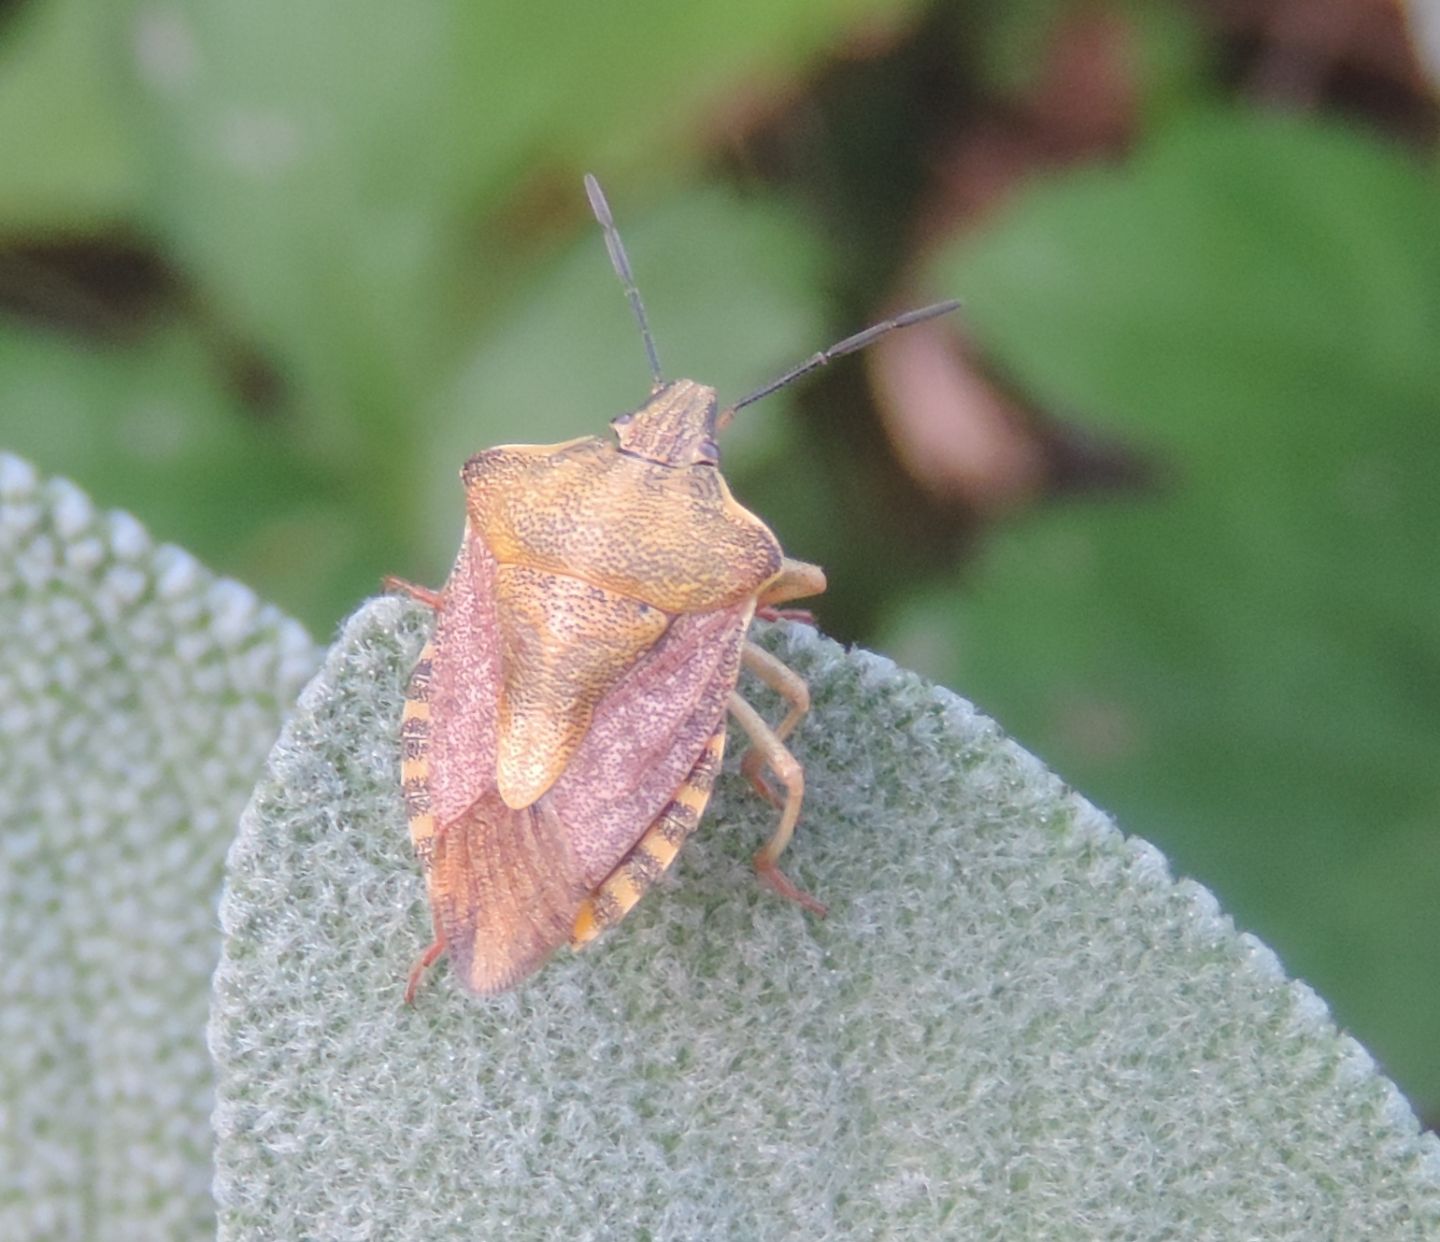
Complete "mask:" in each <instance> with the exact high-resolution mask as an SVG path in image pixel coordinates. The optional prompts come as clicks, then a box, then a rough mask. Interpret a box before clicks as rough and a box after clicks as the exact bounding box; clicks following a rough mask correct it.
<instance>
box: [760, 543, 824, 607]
mask: <svg viewBox="0 0 1440 1242" xmlns="http://www.w3.org/2000/svg"><path fill="white" fill-rule="evenodd" d="M824 594H825V571H824V570H823V569H821V568H820V566H819V565H812V564H810V562H809V561H796V560H791V558H790V557H788V556H787V557H786V558H785V559H784V560H783V561H781V562H780V572H779V573H778V574H776V575H775V576H774V577H773V578H771V579H770V581H769V582H768V583H766V585H765V587H764V588H763V589H762V590H761V592H760V597H759V598H758V599H757V600H756V601H755V605H756V611H757V612H759V613H761V614H762V615H763V614H765V613H767V612H768V613H777V609H776V608H775V605H776V604H787V603H789V602H790V601H791V600H792V599H809V598H810V596H812V595H824ZM789 611H794V612H805V611H806V610H805V609H803V608H800V609H783V610H778V615H781V616H783V615H784V614H785V612H789ZM806 615H807V616H808V615H809V614H808V613H807V614H806Z"/></svg>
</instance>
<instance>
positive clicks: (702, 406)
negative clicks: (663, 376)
mask: <svg viewBox="0 0 1440 1242" xmlns="http://www.w3.org/2000/svg"><path fill="white" fill-rule="evenodd" d="M610 426H612V427H613V428H614V429H615V435H616V437H617V438H618V439H619V441H620V451H621V452H622V453H629V454H630V455H631V456H633V457H644V458H646V459H647V460H649V461H653V462H659V463H660V464H661V465H662V466H718V465H719V464H720V449H719V447H718V446H717V445H716V443H715V390H714V389H713V388H707V387H706V386H705V385H704V384H697V383H696V382H695V381H694V380H672V381H671V382H670V383H668V384H662V385H661V386H660V387H659V388H657V389H656V390H655V391H654V392H653V393H651V394H650V400H649V401H647V402H646V403H645V404H644V405H642V406H641V407H640V408H639V409H638V410H634V411H632V412H631V413H629V414H621V415H620V416H619V417H618V418H612V419H611V420H610Z"/></svg>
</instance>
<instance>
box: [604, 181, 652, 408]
mask: <svg viewBox="0 0 1440 1242" xmlns="http://www.w3.org/2000/svg"><path fill="white" fill-rule="evenodd" d="M585 193H586V194H587V195H589V197H590V210H591V211H593V212H594V213H595V219H597V220H598V221H600V227H601V228H602V229H603V230H604V231H605V249H606V250H608V251H609V252H610V265H611V266H612V267H613V268H614V269H615V275H617V276H618V277H619V278H620V283H621V285H623V286H624V288H625V296H626V297H627V298H629V299H630V309H631V310H632V311H634V312H635V322H636V323H638V324H639V325H640V335H641V336H642V337H643V338H644V340H645V356H646V357H647V358H648V359H650V376H651V378H652V379H653V380H654V381H655V387H656V388H659V387H660V385H661V384H663V383H664V382H665V377H664V375H662V374H661V372H660V355H659V354H657V353H656V352H655V338H654V337H653V336H651V335H650V322H649V320H647V319H646V318H645V303H643V302H642V301H641V300H640V290H639V289H637V288H636V287H635V275H634V273H633V272H631V271H630V260H629V259H628V258H627V257H626V255H625V243H624V242H622V241H621V240H620V230H619V229H617V228H616V227H615V217H614V216H612V215H611V214H610V204H609V203H607V202H606V201H605V191H604V190H602V189H601V188H600V183H599V182H598V181H596V180H595V178H594V177H593V176H591V175H590V174H589V173H586V174H585Z"/></svg>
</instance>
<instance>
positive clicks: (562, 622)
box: [387, 177, 958, 1001]
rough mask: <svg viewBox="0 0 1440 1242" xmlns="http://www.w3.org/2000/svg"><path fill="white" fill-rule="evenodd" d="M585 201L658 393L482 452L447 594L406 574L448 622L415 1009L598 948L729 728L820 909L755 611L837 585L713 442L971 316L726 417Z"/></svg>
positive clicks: (421, 756) (416, 746) (754, 397)
mask: <svg viewBox="0 0 1440 1242" xmlns="http://www.w3.org/2000/svg"><path fill="white" fill-rule="evenodd" d="M585 186H586V191H587V193H588V194H589V197H590V203H591V206H592V208H593V209H594V212H595V216H596V218H597V220H598V221H599V223H600V226H601V228H602V230H603V232H604V236H605V243H606V247H607V249H608V250H609V253H610V259H611V263H612V265H613V266H614V268H615V272H616V275H617V276H618V277H619V278H620V281H621V284H622V285H623V287H624V290H625V294H626V297H627V298H628V299H629V301H630V305H631V308H632V310H633V312H634V315H635V319H636V321H637V323H638V324H639V327H640V333H641V338H642V340H643V342H644V346H645V352H646V355H647V357H648V359H649V362H650V371H651V375H652V377H653V380H654V382H653V385H652V387H651V390H650V395H649V397H648V398H647V399H646V401H645V403H644V404H643V405H641V406H640V407H639V408H638V409H636V410H633V411H631V412H629V413H624V414H621V415H619V416H618V417H616V418H614V419H612V420H611V424H610V425H611V428H612V429H613V431H614V438H613V439H610V438H599V437H593V436H587V437H584V438H582V439H578V440H570V441H567V442H565V443H562V444H552V445H505V446H501V447H499V448H493V449H487V450H486V451H485V452H482V453H479V454H477V455H476V456H474V457H472V458H471V459H470V460H469V461H468V462H466V463H465V467H464V469H463V470H462V472H461V478H462V481H463V483H464V488H465V500H466V523H465V533H464V537H463V540H462V542H461V547H460V552H459V555H458V557H457V559H456V561H455V567H454V569H453V570H452V571H451V573H450V577H449V579H448V580H447V581H446V583H445V586H444V587H443V588H442V589H441V590H439V591H431V590H427V589H425V588H423V587H417V586H413V585H411V584H409V583H405V582H401V581H399V580H396V579H390V580H388V583H387V584H388V585H389V586H390V587H391V588H393V589H397V590H401V591H405V592H407V593H408V594H410V595H411V596H413V597H414V598H416V599H418V600H420V601H422V602H423V603H425V604H426V605H428V606H429V607H431V608H432V609H434V610H435V612H436V614H437V620H436V626H435V631H434V636H433V637H432V638H431V640H430V642H429V643H428V644H427V645H426V646H425V649H424V650H423V651H422V652H421V654H420V658H419V660H418V661H417V663H416V665H415V669H414V671H413V673H412V674H411V677H410V683H409V687H408V691H407V700H406V703H405V709H404V714H403V719H402V723H401V744H402V763H401V774H402V782H403V792H404V798H405V805H406V810H407V813H408V815H409V819H410V836H411V840H412V842H413V844H414V847H415V852H416V853H417V855H418V856H419V858H420V860H421V863H422V865H423V867H424V871H425V878H426V884H427V888H428V890H429V897H430V910H431V916H432V920H433V923H434V928H435V939H434V942H433V943H432V944H431V945H430V947H429V948H428V949H427V950H426V951H425V952H424V954H422V955H421V957H420V958H419V959H418V960H417V961H416V963H415V965H414V967H413V968H412V970H411V972H410V979H409V986H408V988H407V989H406V1000H407V1001H409V1000H413V998H414V994H415V989H416V987H417V985H418V983H419V981H420V978H421V976H422V975H423V973H424V971H425V969H426V968H427V967H428V966H429V965H430V964H431V963H432V962H434V961H435V960H436V959H437V958H438V957H439V956H440V955H441V954H442V953H448V954H449V956H450V959H451V962H452V964H453V966H454V968H455V970H456V971H457V972H458V974H459V976H460V979H461V981H462V982H463V983H464V984H465V986H466V987H468V988H469V989H470V990H471V991H474V992H481V993H488V992H498V991H501V990H503V989H505V988H508V987H510V986H512V985H513V984H515V983H518V982H519V981H520V980H521V979H523V978H524V977H525V976H526V975H528V974H530V973H531V972H532V971H534V970H535V969H536V968H537V967H538V966H539V965H540V964H541V962H543V961H544V960H545V958H546V957H547V956H548V955H549V954H550V952H551V951H552V950H554V949H555V948H556V947H557V946H558V945H560V944H562V943H564V942H565V941H569V942H570V943H571V945H573V946H575V947H579V946H581V945H584V944H586V943H588V942H589V941H590V940H592V939H594V938H595V936H597V935H598V934H599V933H600V932H602V931H604V930H605V929H606V928H608V927H611V926H613V925H614V924H615V923H617V922H619V921H620V920H621V919H622V918H624V917H625V915H626V913H628V912H629V910H630V909H631V907H633V906H634V905H635V903H636V902H637V901H638V900H639V899H640V897H641V895H642V894H643V893H644V892H645V890H646V889H647V888H649V887H650V885H651V884H653V883H654V882H655V880H656V879H657V878H658V877H659V875H660V874H661V873H662V872H663V871H664V870H665V869H666V868H667V867H668V866H669V865H670V863H671V862H672V861H673V860H674V858H675V855H676V853H677V852H678V851H679V849H680V846H681V845H682V844H683V843H684V841H685V839H686V838H687V837H688V836H689V835H690V834H691V833H692V832H693V831H694V830H695V827H696V825H697V823H698V822H699V819H700V816H701V813H702V812H703V811H704V809H705V805H706V803H707V802H708V801H709V799H710V791H711V787H712V786H713V784H714V781H715V777H716V774H717V773H718V771H719V768H720V761H721V757H722V755H723V753H724V749H725V724H726V717H727V714H728V715H729V716H733V717H734V719H735V721H736V723H737V724H738V725H739V726H740V728H741V729H742V730H743V731H744V733H745V734H746V735H747V737H748V738H749V740H750V743H751V749H750V752H749V753H748V754H747V755H746V757H745V760H744V762H743V763H742V765H741V767H742V770H743V772H744V773H745V775H746V776H747V777H748V778H749V780H750V781H751V783H752V784H754V786H755V787H756V789H757V790H759V791H760V792H761V793H762V794H764V795H765V796H767V797H768V798H770V799H771V801H773V802H774V803H775V804H776V805H777V806H778V807H779V810H780V819H779V822H778V824H777V826H776V828H775V830H774V833H773V834H772V835H771V837H770V839H769V841H768V842H767V843H766V844H765V845H764V846H763V847H762V848H761V850H760V851H759V853H758V854H756V856H755V867H756V870H757V871H758V873H759V876H760V878H761V879H762V880H764V881H765V882H766V883H767V884H768V885H769V886H770V887H771V888H773V889H775V890H776V891H777V892H779V893H781V894H782V895H784V896H786V897H788V898H790V899H792V900H794V901H798V902H800V903H801V904H802V905H804V906H805V907H807V908H808V909H810V910H813V911H815V912H817V913H821V914H823V913H824V907H822V906H821V905H820V904H819V903H818V902H817V901H815V900H814V899H813V898H811V897H808V896H806V895H805V894H804V893H801V892H800V891H799V890H798V889H797V888H795V886H794V885H793V884H791V882H790V881H789V880H788V879H786V878H785V876H784V874H783V873H782V872H781V871H780V869H779V866H778V865H777V864H778V860H779V857H780V854H781V852H782V851H783V850H784V849H785V846H786V844H787V843H788V842H789V840H790V836H791V833H792V832H793V831H794V828H795V821H796V819H797V818H798V816H799V814H800V803H801V800H802V798H803V796H804V788H805V781H804V772H803V771H802V769H801V766H800V764H799V763H798V762H797V761H796V759H795V758H794V756H793V755H791V753H790V752H789V750H787V749H786V746H785V739H786V737H787V736H788V735H789V734H790V732H791V731H792V730H793V729H794V728H795V726H796V725H797V724H798V723H799V721H800V719H801V717H802V716H804V714H805V712H806V711H807V710H808V709H809V691H808V689H807V688H806V685H805V682H804V681H803V680H802V679H801V678H800V677H799V676H798V675H797V674H795V673H794V672H792V671H791V670H790V669H788V668H787V667H786V666H785V665H784V664H782V663H781V662H780V661H779V660H778V659H776V658H775V657H774V656H772V655H770V654H769V653H768V652H766V651H764V650H763V649H762V648H760V647H758V646H756V645H755V644H753V643H750V642H748V641H747V640H746V635H747V632H748V630H749V627H750V623H751V621H752V619H753V618H754V617H755V616H756V615H757V613H759V614H760V615H775V613H776V609H777V606H779V605H782V604H785V603H787V602H789V601H791V600H796V599H803V598H806V597H808V596H812V595H818V594H820V593H821V592H822V591H824V589H825V575H824V573H823V572H822V571H821V570H820V569H819V567H818V566H815V565H810V564H806V563H805V562H803V561H796V560H791V559H790V558H789V557H787V556H785V555H784V553H783V552H782V551H781V549H780V544H779V542H778V541H777V540H776V538H775V536H774V535H773V534H771V532H770V530H769V528H768V527H766V525H765V523H764V522H762V521H761V520H760V519H759V518H758V517H756V516H755V515H754V514H753V513H751V512H750V511H749V510H747V509H745V508H743V507H741V506H740V505H739V504H738V503H737V502H736V501H735V499H734V498H733V497H732V496H731V494H730V489H729V488H728V487H727V486H726V483H725V479H724V478H723V476H722V475H721V473H720V469H719V462H720V457H719V450H718V448H717V447H716V442H715V437H716V435H717V433H718V432H719V431H720V430H721V429H723V428H724V427H725V425H726V424H727V423H728V422H729V421H730V419H731V418H732V417H733V416H734V414H735V412H736V411H737V410H739V409H741V408H743V407H744V406H746V405H749V404H751V403H752V402H754V401H758V400H759V399H760V398H761V397H764V396H766V395H768V394H769V393H772V392H774V391H775V390H776V389H777V388H780V387H781V386H783V385H785V384H788V383H790V382H791V381H792V380H794V379H796V378H797V377H798V376H801V375H804V374H806V373H807V372H809V371H812V370H814V369H815V368H817V367H820V366H823V365H824V364H825V363H827V362H829V361H830V360H831V359H832V358H836V357H839V356H841V355H842V354H848V353H852V352H853V351H855V350H857V349H861V348H863V347H864V346H865V345H868V344H869V343H870V342H871V341H873V340H875V339H876V338H877V337H879V336H881V335H883V334H884V333H886V332H889V331H891V330H893V329H895V328H900V327H904V326H906V325H908V324H913V323H918V322H919V321H921V320H923V319H929V318H931V317H932V316H935V315H940V314H944V313H946V312H947V311H950V310H953V309H955V307H956V306H957V305H958V303H955V302H945V303H941V304H939V305H936V306H930V307H926V308H925V309H923V310H918V311H913V312H911V313H909V314H907V315H902V316H900V317H898V318H896V319H892V320H888V321H886V322H885V323H881V324H877V325H876V326H874V327H872V328H870V329H868V330H866V331H864V332H861V333H859V334H857V335H855V336H852V337H850V338H848V339H846V340H844V341H841V342H840V343H839V344H837V345H835V346H832V347H831V348H830V349H828V350H824V351H822V352H820V353H817V354H815V355H813V356H812V357H811V358H809V359H808V360H807V361H805V362H804V363H802V364H801V365H799V366H797V367H795V368H794V369H792V370H791V371H789V372H787V373H786V374H785V375H783V376H781V378H780V379H778V380H776V381H775V382H773V383H771V384H767V385H765V386H764V387H763V388H760V389H758V390H757V391H755V392H753V393H751V394H750V395H749V396H748V397H745V398H744V399H743V400H740V401H736V402H735V403H734V404H733V405H730V406H728V407H726V408H724V409H719V408H718V407H717V402H716V395H715V391H714V389H712V388H707V387H706V386H705V385H703V384H697V383H695V382H694V381H693V380H684V379H682V380H673V381H666V380H665V379H664V378H663V377H662V374H661V370H660V363H659V359H658V356H657V354H656V350H655V344H654V340H653V338H652V337H651V334H650V328H649V324H648V322H647V320H646V317H645V310H644V306H643V304H642V303H641V300H640V294H639V291H638V290H637V288H636V285H635V280H634V277H633V275H632V274H631V270H630V264H629V260H628V259H627V257H626V254H625V249H624V246H623V245H622V244H621V241H620V235H619V233H618V231H617V230H616V228H615V223H614V220H613V218H612V217H611V214H610V208H609V206H608V204H607V203H606V201H605V197H604V195H603V193H602V192H601V190H600V187H599V185H598V184H597V183H596V181H595V179H594V178H593V177H587V178H586V179H585ZM742 668H744V669H747V670H749V671H750V672H751V673H752V674H754V675H755V676H756V677H758V678H759V680H760V681H762V682H763V683H764V684H765V685H767V686H769V687H771V689H773V690H775V691H776V692H777V693H778V694H779V695H780V697H781V698H782V699H783V700H784V701H785V702H786V703H787V705H788V708H789V710H788V711H787V712H786V714H785V716H784V718H783V719H782V720H781V722H780V723H779V724H778V725H776V726H771V725H769V724H768V723H766V721H765V720H764V719H762V718H761V716H760V714H759V713H758V712H757V711H756V710H755V709H754V708H753V707H751V706H750V704H749V703H747V702H746V701H745V700H744V699H743V698H742V697H741V696H740V694H739V693H738V692H737V690H736V684H737V681H738V679H739V674H740V670H741V669H742ZM764 769H768V770H769V772H770V773H771V774H772V775H773V777H774V778H775V780H776V782H777V784H778V791H777V789H776V788H775V787H773V786H772V785H771V783H770V782H769V781H768V780H767V779H766V778H765V775H764V771H763V770H764Z"/></svg>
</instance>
